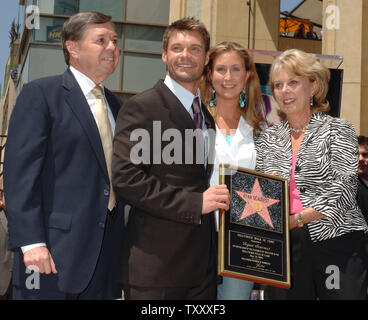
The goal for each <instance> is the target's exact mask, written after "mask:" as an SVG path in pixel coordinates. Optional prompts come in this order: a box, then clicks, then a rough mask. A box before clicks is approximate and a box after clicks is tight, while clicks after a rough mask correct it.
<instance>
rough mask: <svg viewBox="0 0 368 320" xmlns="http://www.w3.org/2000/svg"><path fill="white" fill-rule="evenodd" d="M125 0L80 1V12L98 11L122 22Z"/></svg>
mask: <svg viewBox="0 0 368 320" xmlns="http://www.w3.org/2000/svg"><path fill="white" fill-rule="evenodd" d="M124 2H125V1H124V0H103V1H102V0H79V3H80V4H79V11H98V12H102V13H104V14H106V15H109V16H112V19H113V20H118V21H122V20H123V16H124V15H123V13H124V9H123V8H124ZM147 2H148V1H147Z"/></svg>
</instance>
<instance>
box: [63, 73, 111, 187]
mask: <svg viewBox="0 0 368 320" xmlns="http://www.w3.org/2000/svg"><path fill="white" fill-rule="evenodd" d="M63 87H64V88H65V89H66V90H67V93H66V95H65V101H66V104H67V105H68V106H69V107H70V108H71V110H72V111H73V113H74V114H75V116H76V118H77V119H78V120H79V122H80V124H81V126H82V128H83V130H84V132H85V133H86V136H87V137H88V140H89V142H90V144H91V147H92V149H93V150H94V152H95V154H96V157H97V160H98V163H99V164H100V167H101V170H102V171H103V172H104V175H105V179H106V182H109V176H108V172H107V167H106V160H105V155H104V152H103V148H102V143H101V138H100V134H99V131H98V128H97V124H96V121H95V119H94V117H93V115H92V112H91V109H90V107H89V105H88V103H87V101H86V98H85V96H84V94H83V92H82V90H81V88H80V87H79V85H78V83H77V81H76V80H75V78H74V76H73V74H72V72H71V71H70V70H69V69H68V70H67V71H66V72H65V73H64V74H63Z"/></svg>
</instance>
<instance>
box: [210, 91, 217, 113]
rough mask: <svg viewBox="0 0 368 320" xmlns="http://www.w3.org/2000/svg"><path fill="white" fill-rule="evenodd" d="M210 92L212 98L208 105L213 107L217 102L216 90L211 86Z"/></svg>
mask: <svg viewBox="0 0 368 320" xmlns="http://www.w3.org/2000/svg"><path fill="white" fill-rule="evenodd" d="M210 92H211V93H212V96H213V98H212V99H211V100H210V107H211V108H213V107H214V106H215V105H216V103H217V95H216V90H215V89H213V88H210Z"/></svg>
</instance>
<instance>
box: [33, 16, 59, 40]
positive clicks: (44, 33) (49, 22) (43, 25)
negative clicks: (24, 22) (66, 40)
mask: <svg viewBox="0 0 368 320" xmlns="http://www.w3.org/2000/svg"><path fill="white" fill-rule="evenodd" d="M65 21H66V19H62V18H46V17H41V18H40V29H33V30H32V40H33V41H42V42H55V43H59V42H60V41H61V27H62V26H63V23H64V22H65Z"/></svg>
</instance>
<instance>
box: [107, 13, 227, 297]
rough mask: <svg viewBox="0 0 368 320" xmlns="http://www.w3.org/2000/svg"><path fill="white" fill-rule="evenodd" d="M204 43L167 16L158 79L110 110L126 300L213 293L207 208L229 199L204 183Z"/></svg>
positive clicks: (212, 236)
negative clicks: (163, 70) (123, 205)
mask: <svg viewBox="0 0 368 320" xmlns="http://www.w3.org/2000/svg"><path fill="white" fill-rule="evenodd" d="M209 44H210V39H209V34H208V31H207V30H206V28H205V26H204V25H203V24H202V23H200V22H198V21H195V20H193V19H189V18H184V19H181V20H178V21H176V22H173V23H172V24H171V25H170V26H169V27H168V28H167V30H166V32H165V34H164V40H163V51H162V60H163V62H164V63H165V64H166V66H167V76H166V78H165V81H162V80H159V81H158V82H157V83H156V85H155V86H154V87H153V88H152V89H149V90H147V91H145V92H143V93H141V94H138V95H136V96H134V97H133V98H131V99H129V100H128V101H127V102H126V103H125V105H124V108H123V109H122V110H121V112H120V113H119V115H118V119H117V124H116V135H115V139H114V156H113V184H114V187H115V189H116V192H117V194H119V195H120V196H121V197H123V198H124V199H125V200H126V201H127V202H128V203H129V204H130V205H131V206H132V209H131V211H130V214H129V220H128V225H127V231H126V232H127V238H126V249H125V259H124V268H123V274H124V283H125V287H124V293H125V297H126V298H127V299H170V300H171V299H215V298H216V263H217V262H216V241H217V240H216V231H215V222H214V216H213V210H216V209H219V208H220V209H228V206H229V201H230V199H229V192H228V189H227V188H226V186H225V185H219V186H213V187H211V188H209V178H210V175H211V171H212V167H213V165H212V164H211V155H212V154H213V147H214V145H213V141H214V140H213V138H214V135H213V134H212V135H211V134H208V133H209V132H211V131H212V132H214V128H215V124H214V120H213V118H212V117H211V115H210V114H209V112H208V111H207V110H206V108H205V107H204V106H201V102H200V99H199V90H198V85H199V80H200V78H201V76H202V73H203V69H204V67H205V65H206V64H207V63H208V50H209ZM194 132H196V133H197V136H196V138H194V137H195V134H193V135H192V133H194ZM137 141H138V142H137ZM196 142H197V144H196Z"/></svg>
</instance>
